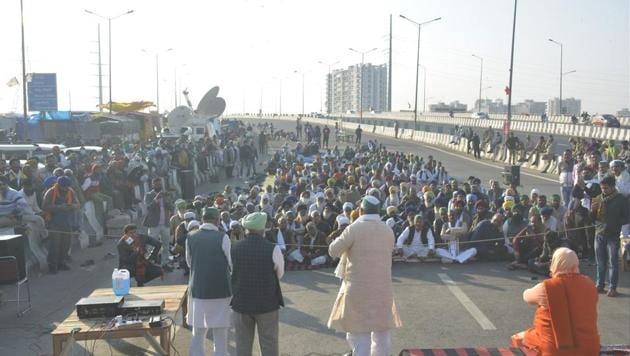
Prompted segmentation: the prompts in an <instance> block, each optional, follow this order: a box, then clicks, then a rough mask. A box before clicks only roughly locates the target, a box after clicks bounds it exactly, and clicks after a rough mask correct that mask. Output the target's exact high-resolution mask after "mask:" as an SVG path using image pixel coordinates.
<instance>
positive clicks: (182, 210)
mask: <svg viewBox="0 0 630 356" xmlns="http://www.w3.org/2000/svg"><path fill="white" fill-rule="evenodd" d="M187 205H188V204H187V203H186V201H185V200H184V199H177V200H175V214H173V216H171V218H170V219H169V228H170V235H171V236H173V242H175V241H176V240H177V233H176V231H177V227H178V226H179V225H180V224H181V223H182V222H183V221H184V219H185V217H184V215H185V214H186V206H187Z"/></svg>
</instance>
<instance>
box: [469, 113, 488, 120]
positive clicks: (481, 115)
mask: <svg viewBox="0 0 630 356" xmlns="http://www.w3.org/2000/svg"><path fill="white" fill-rule="evenodd" d="M470 118H471V119H489V118H490V117H489V116H488V113H485V112H474V113H472V115H470Z"/></svg>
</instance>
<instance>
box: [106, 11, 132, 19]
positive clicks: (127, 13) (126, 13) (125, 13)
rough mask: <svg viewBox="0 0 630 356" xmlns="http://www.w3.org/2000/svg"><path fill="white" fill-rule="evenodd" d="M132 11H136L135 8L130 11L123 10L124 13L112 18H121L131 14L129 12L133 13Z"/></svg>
mask: <svg viewBox="0 0 630 356" xmlns="http://www.w3.org/2000/svg"><path fill="white" fill-rule="evenodd" d="M132 12H134V10H129V11H127V12H123V13H122V14H120V15H116V16H114V17H112V18H111V19H112V20H115V19H117V18H119V17H122V16H125V15H129V14H131V13H132Z"/></svg>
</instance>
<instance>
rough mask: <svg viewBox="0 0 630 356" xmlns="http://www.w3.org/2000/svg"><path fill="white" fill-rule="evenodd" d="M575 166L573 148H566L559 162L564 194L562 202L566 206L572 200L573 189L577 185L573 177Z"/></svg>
mask: <svg viewBox="0 0 630 356" xmlns="http://www.w3.org/2000/svg"><path fill="white" fill-rule="evenodd" d="M573 166H575V159H573V154H572V152H571V150H565V151H564V154H563V155H562V161H561V162H560V163H559V164H558V176H559V181H560V194H561V195H562V204H563V205H564V207H565V208H568V207H569V203H570V202H571V191H573V186H574V185H575V182H574V179H573Z"/></svg>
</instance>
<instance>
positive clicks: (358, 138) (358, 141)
mask: <svg viewBox="0 0 630 356" xmlns="http://www.w3.org/2000/svg"><path fill="white" fill-rule="evenodd" d="M354 134H355V136H356V139H355V141H354V144H355V145H360V144H361V134H363V129H362V128H361V125H359V126H358V127H357V129H356V130H354Z"/></svg>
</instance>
